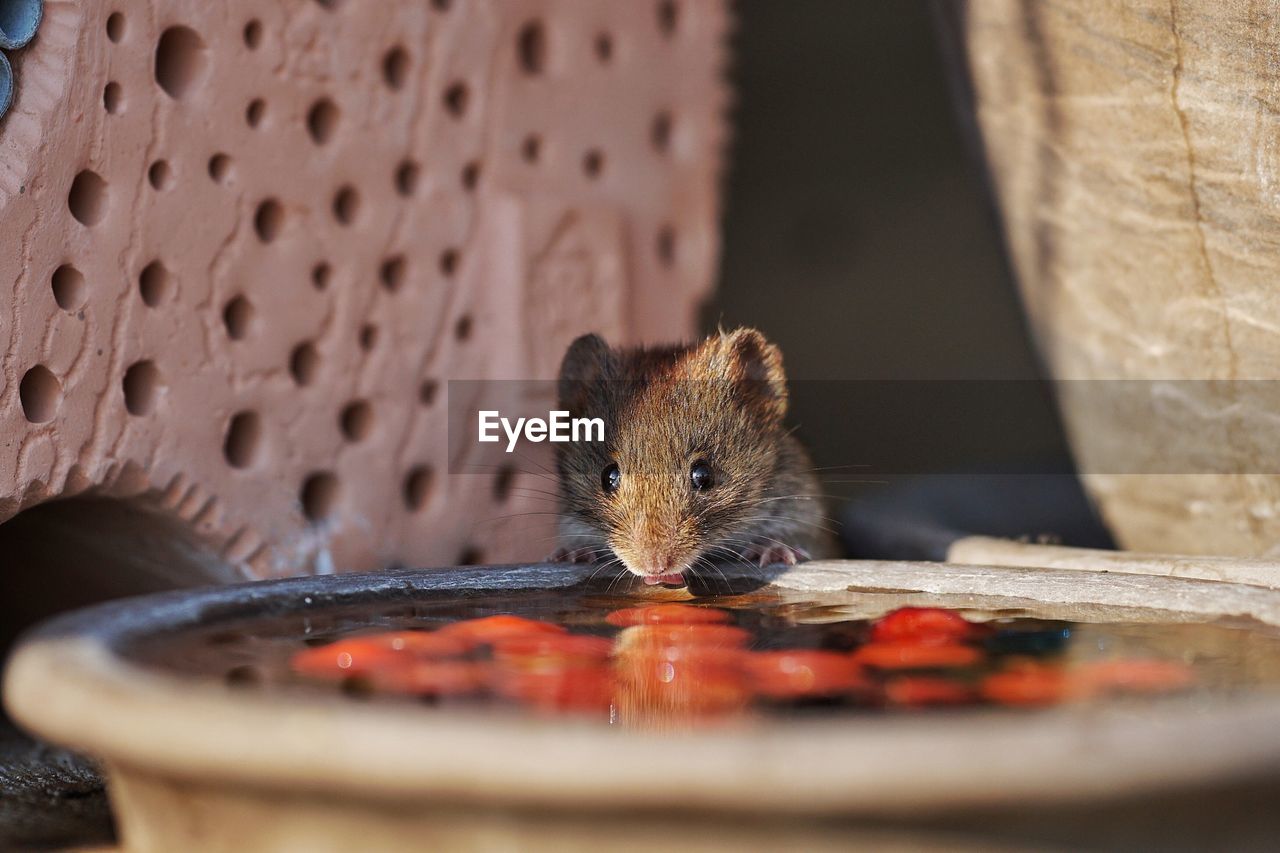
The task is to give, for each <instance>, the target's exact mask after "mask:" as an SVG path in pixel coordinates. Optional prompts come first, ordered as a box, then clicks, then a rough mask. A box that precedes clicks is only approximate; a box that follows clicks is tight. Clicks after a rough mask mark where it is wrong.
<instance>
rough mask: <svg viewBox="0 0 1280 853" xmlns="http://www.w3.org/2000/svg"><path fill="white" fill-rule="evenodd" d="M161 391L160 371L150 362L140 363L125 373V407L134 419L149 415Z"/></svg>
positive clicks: (131, 366) (130, 367) (134, 364)
mask: <svg viewBox="0 0 1280 853" xmlns="http://www.w3.org/2000/svg"><path fill="white" fill-rule="evenodd" d="M159 390H160V371H159V369H157V368H156V366H155V364H154V363H153V362H150V361H138V362H134V363H133V364H132V365H130V366H129V369H128V370H126V371H125V372H124V407H125V409H126V410H127V411H128V412H129V414H131V415H133V416H134V417H141V416H143V415H146V414H149V413H150V412H151V410H152V409H154V408H155V405H156V394H157V392H158V391H159Z"/></svg>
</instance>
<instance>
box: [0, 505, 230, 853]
mask: <svg viewBox="0 0 1280 853" xmlns="http://www.w3.org/2000/svg"><path fill="white" fill-rule="evenodd" d="M0 555H3V568H2V569H0V644H2V645H0V648H2V649H3V651H4V653H5V654H6V656H7V654H8V651H9V648H10V647H11V646H12V644H13V642H14V640H15V639H16V638H17V636H18V635H19V634H20V633H21V632H22V631H23V630H25V629H26V628H28V627H30V626H32V625H34V624H35V623H37V622H39V621H41V620H43V619H46V618H48V617H50V616H53V615H54V614H57V613H61V612H63V611H67V610H72V609H75V608H79V607H84V606H86V605H89V604H95V603H98V602H101V601H109V600H111V599H115V598H123V597H125V596H131V595H141V594H144V593H149V592H159V591H162V590H169V589H178V588H182V587H190V586H198V585H203V584H208V583H225V582H227V581H229V580H234V579H236V576H235V574H234V573H233V571H232V570H231V569H230V568H229V567H227V566H226V565H225V564H223V563H222V562H221V561H219V560H218V559H217V557H216V555H214V554H212V553H211V552H210V551H208V550H207V549H206V547H205V546H203V545H202V544H201V543H200V542H199V540H198V539H197V538H196V537H195V535H194V534H193V533H192V531H191V530H190V528H189V527H187V526H186V525H184V524H183V523H181V522H180V521H178V520H176V519H173V518H172V517H170V516H167V515H164V514H162V513H160V512H158V511H155V510H153V509H151V508H150V507H148V506H147V505H146V504H145V503H143V502H140V501H121V500H113V499H106V498H73V499H69V500H62V501H51V502H49V503H45V504H41V505H39V506H37V507H34V508H32V509H29V510H27V511H25V512H22V513H20V514H18V515H17V516H15V517H14V518H12V519H11V520H9V521H8V522H6V523H5V524H3V525H0ZM113 837H114V830H113V828H112V823H111V815H110V810H109V807H108V803H107V797H106V792H105V790H104V788H103V783H102V777H101V775H100V774H99V773H98V771H97V769H96V768H95V767H94V765H93V763H92V762H90V761H88V760H86V759H84V758H81V757H80V756H77V755H74V754H72V753H70V752H67V751H66V750H62V749H59V748H57V747H53V746H49V745H47V744H43V743H40V742H37V741H35V740H33V739H31V738H30V737H28V736H27V735H26V734H25V733H23V732H21V731H19V730H18V729H17V728H16V727H15V726H14V725H13V723H12V722H10V721H9V719H8V717H7V716H4V717H0V849H13V848H41V847H57V848H60V847H64V846H69V845H84V844H100V843H106V842H109V841H111V840H112V838H113Z"/></svg>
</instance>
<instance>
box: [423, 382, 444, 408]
mask: <svg viewBox="0 0 1280 853" xmlns="http://www.w3.org/2000/svg"><path fill="white" fill-rule="evenodd" d="M439 389H440V383H439V382H437V381H436V380H434V379H424V380H423V382H422V384H421V385H420V386H418V401H419V402H420V403H422V405H424V406H430V405H431V404H432V403H434V402H435V401H436V392H437V391H439Z"/></svg>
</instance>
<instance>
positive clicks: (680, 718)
mask: <svg viewBox="0 0 1280 853" xmlns="http://www.w3.org/2000/svg"><path fill="white" fill-rule="evenodd" d="M876 598H877V597H876V596H874V595H864V594H860V595H858V596H857V597H856V600H857V603H856V605H854V604H851V603H850V596H849V595H847V594H839V595H837V594H833V595H831V596H827V597H825V599H824V598H823V597H818V598H816V599H812V600H806V601H796V600H787V601H784V600H782V599H780V598H779V597H778V596H777V595H775V594H773V593H769V592H767V591H762V592H758V593H754V594H752V595H743V596H735V597H732V598H728V597H725V598H720V599H709V600H707V601H705V602H703V601H697V602H693V603H678V604H677V603H667V604H656V605H642V606H635V602H634V600H630V599H624V598H620V597H604V596H599V595H594V594H592V593H591V590H589V589H584V590H580V591H577V592H575V593H573V594H568V595H566V594H564V593H563V592H560V593H557V594H551V593H545V592H529V593H521V594H511V593H501V594H494V595H473V596H468V597H465V598H457V597H453V598H446V597H444V596H442V595H437V596H427V595H425V594H424V595H423V596H422V598H421V599H420V600H415V601H413V602H412V603H410V604H404V603H400V604H398V605H397V606H396V607H395V608H394V609H392V608H388V607H387V606H386V605H385V604H383V603H374V602H370V603H367V604H363V605H340V606H331V607H328V608H314V607H313V608H311V609H309V610H308V612H307V615H306V617H305V621H303V620H302V618H301V617H297V616H292V615H280V616H275V617H271V618H262V619H257V620H253V621H241V622H237V623H221V624H217V625H209V626H205V627H202V628H200V629H193V630H191V631H187V632H184V633H180V634H177V635H175V636H172V637H171V638H169V640H168V641H167V642H166V643H164V644H159V643H156V642H151V643H149V644H147V645H145V646H140V647H138V648H135V649H125V650H123V651H124V653H125V654H126V656H128V657H132V658H134V659H137V660H139V661H140V662H143V663H146V664H149V665H153V666H161V667H164V668H166V669H170V670H175V669H176V670H179V671H181V672H183V673H186V674H190V675H195V676H204V677H217V678H221V679H223V680H224V681H225V682H226V683H227V684H229V685H231V686H233V687H236V688H237V689H254V690H281V691H284V690H288V691H291V692H294V693H295V694H309V695H317V694H319V695H325V694H327V695H329V696H330V697H331V699H333V700H336V699H337V698H338V697H341V696H346V697H348V700H349V701H350V700H352V699H359V700H363V701H369V700H376V701H399V702H404V701H418V702H423V703H427V704H430V705H434V706H446V707H453V708H471V709H479V708H488V709H492V710H495V711H500V712H508V713H509V712H513V711H517V710H519V711H523V712H524V713H529V714H535V715H539V716H548V715H550V716H564V717H572V718H580V719H586V720H595V721H599V722H607V723H610V724H613V725H616V726H618V727H620V728H643V729H650V730H676V729H682V728H688V727H692V726H706V725H717V724H725V723H728V722H733V723H735V724H749V723H751V722H753V721H759V720H763V719H769V718H776V717H780V716H821V715H827V716H830V715H833V714H845V715H850V716H857V715H866V714H872V713H879V714H884V713H939V712H940V711H941V710H942V709H948V708H957V707H979V706H987V707H991V706H1001V707H1008V708H1022V709H1034V708H1044V707H1050V706H1055V705H1061V704H1066V703H1085V702H1119V701H1128V702H1132V701H1150V700H1151V699H1152V698H1153V697H1155V696H1159V695H1165V694H1173V693H1187V692H1190V691H1198V692H1202V693H1229V692H1236V691H1240V690H1245V689H1256V688H1272V689H1274V687H1275V686H1276V685H1277V684H1280V664H1278V663H1277V662H1278V661H1280V638H1278V637H1277V636H1276V634H1275V632H1274V631H1271V630H1270V629H1258V628H1256V627H1255V628H1244V627H1228V626H1224V625H1218V624H1197V623H1172V624H1170V623H1143V622H1138V621H1091V622H1073V621H1064V620H1060V619H1045V618H1038V616H1037V614H1035V613H1032V612H1028V611H1025V610H1018V611H980V610H961V609H955V608H950V609H949V608H946V607H938V606H927V607H921V606H908V607H892V608H889V607H884V608H880V609H877V608H876V606H875V605H876ZM901 603H902V602H901V601H900V600H897V601H894V604H901ZM912 603H913V604H916V603H928V604H930V605H935V604H945V603H946V601H945V599H943V600H939V599H932V600H927V601H926V600H925V599H924V598H923V597H920V596H917V597H916V598H915V599H913V601H912ZM886 610H887V611H888V612H885V611H886ZM1124 615H1125V614H1124V612H1123V611H1117V612H1116V613H1115V614H1091V615H1090V616H1089V618H1091V619H1092V618H1111V617H1112V616H1118V617H1120V618H1123V617H1124Z"/></svg>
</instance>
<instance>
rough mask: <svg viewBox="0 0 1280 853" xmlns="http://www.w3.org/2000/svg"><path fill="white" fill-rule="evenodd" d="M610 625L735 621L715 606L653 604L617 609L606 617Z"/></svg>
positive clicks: (690, 623)
mask: <svg viewBox="0 0 1280 853" xmlns="http://www.w3.org/2000/svg"><path fill="white" fill-rule="evenodd" d="M605 621H606V622H608V623H609V624H610V625H616V626H617V627H619V628H629V627H631V626H633V625H672V624H674V625H698V624H716V623H725V622H731V621H733V617H732V616H731V615H730V614H729V613H728V612H727V611H724V610H717V609H716V608H714V607H697V606H695V605H692V604H651V605H648V606H646V607H628V608H627V609H625V610H615V611H613V612H612V613H610V614H609V615H608V616H606V617H605Z"/></svg>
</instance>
